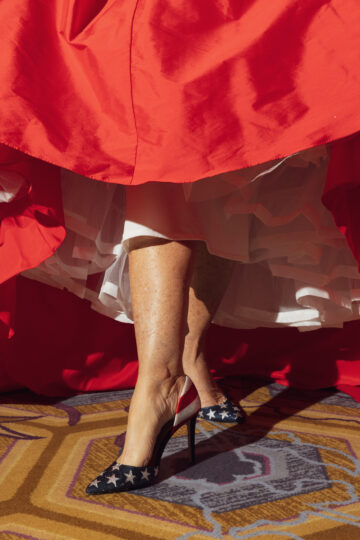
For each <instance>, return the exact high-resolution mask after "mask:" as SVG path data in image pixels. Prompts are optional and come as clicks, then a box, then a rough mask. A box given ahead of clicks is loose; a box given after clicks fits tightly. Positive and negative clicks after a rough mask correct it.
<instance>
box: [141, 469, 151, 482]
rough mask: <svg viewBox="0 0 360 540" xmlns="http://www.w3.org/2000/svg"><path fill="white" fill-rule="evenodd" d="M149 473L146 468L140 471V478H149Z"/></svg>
mask: <svg viewBox="0 0 360 540" xmlns="http://www.w3.org/2000/svg"><path fill="white" fill-rule="evenodd" d="M149 478H150V473H149V471H148V470H147V469H145V471H141V480H149Z"/></svg>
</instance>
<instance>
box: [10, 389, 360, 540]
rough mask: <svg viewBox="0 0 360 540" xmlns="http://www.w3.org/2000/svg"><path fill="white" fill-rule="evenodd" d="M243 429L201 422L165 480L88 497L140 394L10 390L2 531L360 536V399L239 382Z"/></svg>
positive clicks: (60, 537) (169, 459)
mask: <svg viewBox="0 0 360 540" xmlns="http://www.w3.org/2000/svg"><path fill="white" fill-rule="evenodd" d="M227 390H228V392H229V393H230V396H231V397H232V398H233V399H234V400H237V401H239V400H240V403H241V405H242V406H243V408H244V410H245V411H246V414H247V422H246V424H245V425H242V426H236V427H234V426H230V425H228V424H217V423H213V422H210V421H207V420H199V421H198V422H197V433H196V443H197V444H196V456H197V461H196V464H195V465H193V466H190V465H189V461H188V454H187V448H186V443H187V437H186V433H185V431H184V430H183V428H182V429H181V430H179V431H178V432H177V433H176V435H175V436H174V437H173V438H172V439H171V441H170V442H169V444H168V446H167V448H166V453H165V455H164V457H163V460H162V464H161V471H160V476H159V481H158V483H157V484H155V485H153V486H151V487H148V488H145V489H142V490H139V491H136V492H130V493H122V494H109V495H102V496H88V495H86V494H85V487H86V485H87V484H88V483H89V481H91V480H92V479H93V478H94V477H95V476H96V475H97V474H98V473H100V472H101V471H102V470H103V469H104V468H105V467H106V466H108V465H109V464H110V463H111V462H112V461H113V460H114V458H115V456H116V455H117V454H118V452H119V449H120V448H121V446H122V444H123V440H124V432H125V429H126V422H127V414H128V407H129V402H130V397H131V391H119V392H102V393H94V394H85V395H81V396H74V397H71V398H66V399H49V398H42V397H39V396H35V395H34V394H31V393H30V392H16V393H10V394H3V395H2V396H0V398H1V399H0V538H1V539H6V540H7V539H9V540H10V539H11V540H15V539H29V540H92V539H96V540H102V539H104V540H115V539H119V538H124V539H129V540H130V539H131V540H132V539H136V540H147V539H151V538H157V539H173V540H175V539H176V540H180V539H181V540H185V539H188V538H189V539H190V538H191V539H194V540H200V539H201V540H203V539H213V538H224V539H242V540H244V539H250V538H261V539H266V540H277V539H279V540H282V539H284V538H291V539H307V540H325V539H326V540H329V539H331V540H333V539H336V540H355V539H358V538H360V461H359V459H360V430H359V428H360V414H359V413H360V403H357V402H355V401H354V400H353V399H352V398H350V397H349V396H347V395H345V394H342V393H339V392H335V391H334V392H333V391H330V390H329V391H300V390H289V389H286V388H284V387H282V386H280V385H277V384H265V383H264V382H262V381H254V380H251V379H248V380H246V381H238V380H236V379H233V380H231V381H228V385H227Z"/></svg>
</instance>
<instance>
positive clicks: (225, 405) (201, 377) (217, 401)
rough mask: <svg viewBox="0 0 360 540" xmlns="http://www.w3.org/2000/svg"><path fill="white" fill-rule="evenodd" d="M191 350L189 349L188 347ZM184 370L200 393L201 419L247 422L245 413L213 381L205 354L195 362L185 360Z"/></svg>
mask: <svg viewBox="0 0 360 540" xmlns="http://www.w3.org/2000/svg"><path fill="white" fill-rule="evenodd" d="M188 350H189V347H188ZM183 362H184V369H185V372H186V374H187V375H189V377H190V378H191V380H192V381H193V383H194V384H195V386H196V389H197V391H198V394H199V397H200V401H201V409H200V412H199V415H198V416H199V418H204V419H205V420H214V421H215V422H227V423H237V424H241V423H243V422H244V421H245V418H246V415H245V411H244V410H243V409H242V408H241V407H240V406H239V405H238V404H236V403H233V402H232V401H231V400H230V399H229V398H228V396H227V395H226V394H225V393H224V392H223V390H222V389H221V388H220V386H219V385H218V384H217V383H216V381H215V380H214V379H213V377H212V375H211V373H210V372H209V369H208V367H207V364H206V361H205V355H204V353H203V352H201V353H198V355H197V357H196V359H195V360H192V361H190V360H189V358H188V359H187V360H185V359H184V360H183Z"/></svg>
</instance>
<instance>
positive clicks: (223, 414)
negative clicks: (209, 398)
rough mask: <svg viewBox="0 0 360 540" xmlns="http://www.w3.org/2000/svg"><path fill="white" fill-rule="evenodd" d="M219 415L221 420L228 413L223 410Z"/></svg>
mask: <svg viewBox="0 0 360 540" xmlns="http://www.w3.org/2000/svg"><path fill="white" fill-rule="evenodd" d="M220 416H221V418H222V420H224V418H226V417H227V416H229V415H228V413H227V412H225V411H223V412H222V413H221V414H220Z"/></svg>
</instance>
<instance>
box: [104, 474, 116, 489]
mask: <svg viewBox="0 0 360 540" xmlns="http://www.w3.org/2000/svg"><path fill="white" fill-rule="evenodd" d="M106 478H107V483H108V484H114V486H115V487H116V482H117V481H118V479H117V478H116V476H115V474H112V475H111V476H107V477H106Z"/></svg>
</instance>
